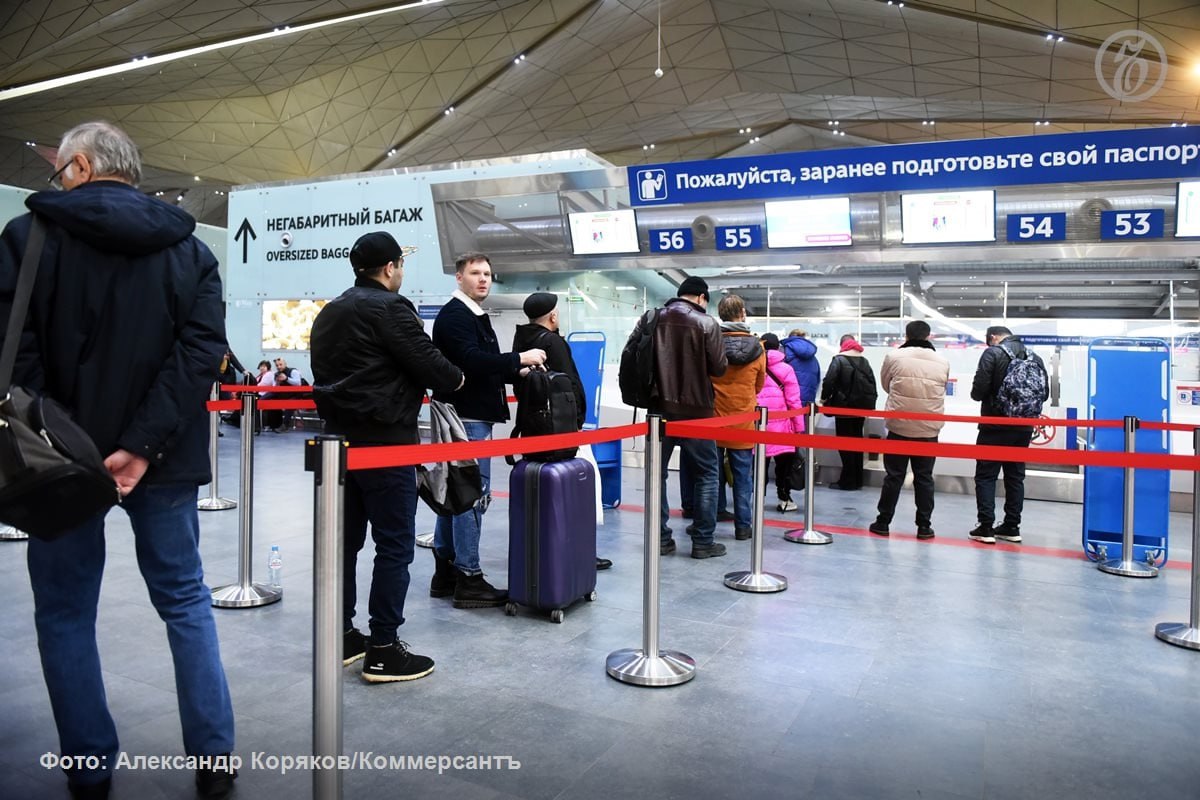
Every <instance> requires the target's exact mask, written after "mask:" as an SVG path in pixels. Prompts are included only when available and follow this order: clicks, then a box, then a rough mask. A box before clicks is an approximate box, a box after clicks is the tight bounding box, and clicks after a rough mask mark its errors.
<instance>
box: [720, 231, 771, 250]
mask: <svg viewBox="0 0 1200 800" xmlns="http://www.w3.org/2000/svg"><path fill="white" fill-rule="evenodd" d="M717 249H718V250H761V249H762V226H761V225H724V226H720V227H718V228H717Z"/></svg>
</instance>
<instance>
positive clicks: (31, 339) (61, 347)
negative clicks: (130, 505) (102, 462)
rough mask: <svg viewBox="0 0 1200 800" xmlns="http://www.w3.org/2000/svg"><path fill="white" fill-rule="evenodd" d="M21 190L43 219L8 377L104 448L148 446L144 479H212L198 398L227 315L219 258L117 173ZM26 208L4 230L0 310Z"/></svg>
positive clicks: (21, 244) (181, 220)
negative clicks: (45, 398) (67, 186)
mask: <svg viewBox="0 0 1200 800" xmlns="http://www.w3.org/2000/svg"><path fill="white" fill-rule="evenodd" d="M25 204H26V205H27V206H28V207H29V208H30V210H32V211H34V212H36V213H38V214H39V215H41V216H42V217H43V218H44V219H45V220H46V221H48V223H49V224H48V228H47V232H46V246H45V249H44V250H43V252H42V259H41V268H40V272H39V273H38V276H37V284H36V286H35V289H34V294H33V300H32V303H31V305H30V313H29V318H28V319H27V320H26V325H25V331H24V333H23V335H22V342H21V350H20V357H19V359H18V363H17V368H16V370H15V372H14V380H15V382H16V383H18V384H22V385H24V386H26V387H28V388H31V389H35V390H40V391H42V392H44V393H45V394H47V395H49V396H50V397H53V398H54V399H55V400H58V401H59V402H60V403H62V404H63V405H64V406H66V407H67V408H68V409H70V411H71V413H72V414H73V415H74V416H75V419H76V421H77V422H78V423H79V424H80V426H82V427H83V429H84V430H86V431H87V432H88V434H90V435H91V437H92V439H93V441H95V443H96V447H97V448H98V449H99V450H100V453H101V455H105V456H107V455H109V454H110V453H112V452H114V451H115V450H117V449H118V448H120V449H124V450H128V451H130V452H131V453H135V454H137V455H140V456H142V457H144V458H146V459H147V460H149V462H150V468H149V470H148V471H147V472H146V475H145V477H144V478H143V479H142V480H143V482H146V483H168V482H187V483H196V484H202V483H207V482H208V480H209V463H208V413H207V411H206V410H205V408H204V403H205V401H206V400H207V399H208V394H209V390H210V388H211V387H212V383H213V380H215V379H216V377H217V371H218V369H220V366H221V359H222V357H223V356H224V355H225V347H226V345H225V321H224V310H223V305H222V300H221V279H220V277H219V276H218V274H217V260H216V258H214V257H213V254H212V253H211V252H210V251H209V249H208V248H207V247H205V246H204V244H202V243H201V242H200V240H199V239H196V238H195V237H194V236H192V231H193V230H194V229H195V227H196V223H195V221H194V220H193V219H192V218H191V217H190V216H188V214H187V213H186V212H184V211H183V210H181V209H179V208H176V207H174V206H170V205H167V204H166V203H163V202H161V201H159V200H156V199H154V198H152V197H147V196H146V195H144V194H142V193H141V192H139V191H138V190H137V189H135V188H134V187H132V186H129V185H127V184H124V183H120V182H117V181H94V182H91V183H86V184H83V185H82V186H79V187H78V188H76V189H73V190H71V191H69V192H39V193H37V194H34V195H31V196H30V197H29V198H28V199H27V200H26V201H25ZM31 221H32V217H31V216H30V215H29V214H25V215H23V216H20V217H17V218H16V219H14V220H13V221H12V222H10V223H9V224H8V226H7V227H6V228H5V229H4V233H3V235H0V319H3V320H7V319H8V317H9V312H10V308H11V305H12V298H13V289H14V287H15V285H16V278H17V271H18V270H19V269H20V264H21V258H22V256H23V255H24V251H25V243H26V241H27V240H28V237H29V226H30V223H31ZM3 335H4V331H3V330H2V329H0V336H3Z"/></svg>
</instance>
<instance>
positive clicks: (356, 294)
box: [311, 277, 462, 444]
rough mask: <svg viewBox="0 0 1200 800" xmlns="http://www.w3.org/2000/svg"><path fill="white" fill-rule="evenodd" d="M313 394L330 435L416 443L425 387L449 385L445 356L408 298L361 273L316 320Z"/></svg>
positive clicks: (453, 377) (454, 373)
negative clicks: (361, 275)
mask: <svg viewBox="0 0 1200 800" xmlns="http://www.w3.org/2000/svg"><path fill="white" fill-rule="evenodd" d="M311 347H312V370H313V400H314V401H316V404H317V413H319V414H320V415H321V419H322V420H324V421H325V430H326V431H327V432H328V433H337V434H341V435H343V436H345V437H346V438H347V439H349V440H350V441H351V442H357V443H363V444H367V443H374V444H415V443H417V442H419V441H420V435H419V433H418V432H417V415H418V414H419V413H420V411H421V402H422V398H423V397H424V395H425V389H426V388H427V387H428V388H432V389H433V390H434V391H437V390H444V391H451V390H453V389H454V388H455V387H457V386H458V384H459V381H461V380H462V371H461V370H459V368H458V367H456V366H454V365H453V364H451V363H450V362H449V361H447V360H446V357H445V356H443V355H442V354H441V353H440V352H439V351H438V349H437V348H436V347H434V346H433V342H432V341H430V339H429V336H428V335H426V333H425V328H424V326H423V325H422V324H421V318H420V317H419V316H417V310H416V309H415V308H413V304H412V303H411V302H409V300H408V298H406V297H403V296H401V295H399V294H397V293H395V292H391V291H388V289H387V287H385V286H384V285H383V284H381V283H379V281H376V280H374V279H372V278H362V277H360V278H359V279H358V280H356V281H355V282H354V286H352V287H350V288H349V289H347V290H346V291H344V292H342V294H341V296H340V297H338V298H337V299H336V300H333V301H331V302H329V303H328V304H326V306H325V307H324V308H322V309H321V313H319V314H317V318H316V319H315V320H314V321H313V326H312V336H311Z"/></svg>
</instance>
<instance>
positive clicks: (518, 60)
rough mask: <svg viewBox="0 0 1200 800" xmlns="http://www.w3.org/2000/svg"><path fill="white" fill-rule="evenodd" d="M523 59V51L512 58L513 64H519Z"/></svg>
mask: <svg viewBox="0 0 1200 800" xmlns="http://www.w3.org/2000/svg"><path fill="white" fill-rule="evenodd" d="M524 60H525V54H524V53H521V55H519V56H517V57H516V58H514V59H513V63H514V64H520V63H521V62H522V61H524Z"/></svg>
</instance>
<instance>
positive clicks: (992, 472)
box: [975, 426, 1033, 528]
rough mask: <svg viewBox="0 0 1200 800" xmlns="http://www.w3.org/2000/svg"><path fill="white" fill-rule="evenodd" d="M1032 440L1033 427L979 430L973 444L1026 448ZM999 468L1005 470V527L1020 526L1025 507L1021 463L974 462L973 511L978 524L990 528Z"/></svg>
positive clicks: (1023, 475)
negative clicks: (1022, 511)
mask: <svg viewBox="0 0 1200 800" xmlns="http://www.w3.org/2000/svg"><path fill="white" fill-rule="evenodd" d="M1032 439H1033V428H1018V427H1016V426H1006V427H997V428H980V429H979V438H978V439H976V440H975V444H978V445H999V446H1000V447H1029V442H1030V441H1031V440H1032ZM1001 469H1003V470H1004V524H1005V525H1007V526H1008V527H1011V528H1017V527H1020V525H1021V509H1023V508H1024V507H1025V464H1024V463H1022V462H1020V461H976V462H975V512H976V515H977V516H978V517H979V522H980V523H981V524H984V525H991V524H992V523H993V522H995V521H996V478H997V477H999V475H1000V470H1001Z"/></svg>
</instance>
